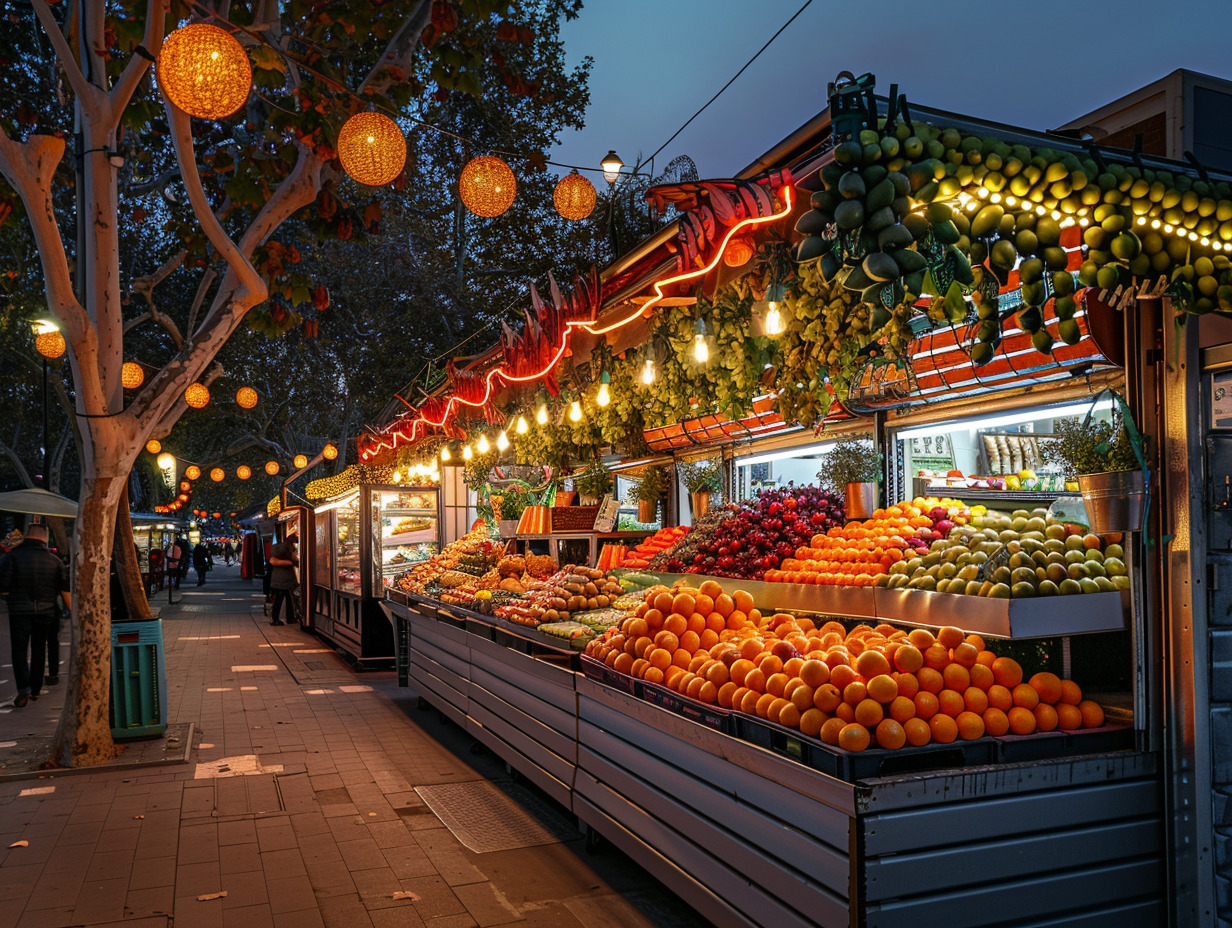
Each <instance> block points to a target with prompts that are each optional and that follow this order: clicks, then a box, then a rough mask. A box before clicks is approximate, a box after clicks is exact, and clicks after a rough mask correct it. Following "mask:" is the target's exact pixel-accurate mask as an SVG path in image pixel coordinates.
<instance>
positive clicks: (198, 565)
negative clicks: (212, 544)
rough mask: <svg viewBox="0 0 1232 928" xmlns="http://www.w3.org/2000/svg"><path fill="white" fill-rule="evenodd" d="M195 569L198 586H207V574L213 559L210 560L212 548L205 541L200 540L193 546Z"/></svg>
mask: <svg viewBox="0 0 1232 928" xmlns="http://www.w3.org/2000/svg"><path fill="white" fill-rule="evenodd" d="M192 561H193V569H194V570H196V571H197V586H205V575H206V574H207V573H209V572H210V568H211V567H212V566H213V561H211V560H210V548H209V545H207V544H206V543H205V542H200V543H199V544H198V545H197V547H195V548H193V556H192Z"/></svg>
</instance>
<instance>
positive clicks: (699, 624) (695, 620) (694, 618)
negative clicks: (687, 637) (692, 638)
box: [685, 612, 706, 636]
mask: <svg viewBox="0 0 1232 928" xmlns="http://www.w3.org/2000/svg"><path fill="white" fill-rule="evenodd" d="M685 622H686V624H687V626H688V629H689V631H691V632H697V634H698V635H699V636H700V635H701V633H702V632H704V631H706V617H705V616H704V615H698V614H697V613H696V612H695V613H693V614H692V615H691V616H689V617H688V618H687V619H686V620H685Z"/></svg>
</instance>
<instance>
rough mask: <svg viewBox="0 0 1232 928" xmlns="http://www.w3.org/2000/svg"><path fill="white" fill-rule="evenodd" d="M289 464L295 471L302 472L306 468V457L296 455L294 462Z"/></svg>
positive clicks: (304, 455)
mask: <svg viewBox="0 0 1232 928" xmlns="http://www.w3.org/2000/svg"><path fill="white" fill-rule="evenodd" d="M291 463H292V464H294V465H295V469H296V470H303V469H304V468H305V467H307V466H308V455H306V454H297V455H296V456H295V460H294V461H292V462H291Z"/></svg>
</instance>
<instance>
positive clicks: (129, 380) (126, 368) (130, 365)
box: [120, 361, 145, 390]
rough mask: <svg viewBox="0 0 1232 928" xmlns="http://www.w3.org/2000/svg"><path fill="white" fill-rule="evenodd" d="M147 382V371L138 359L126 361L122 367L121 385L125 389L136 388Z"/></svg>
mask: <svg viewBox="0 0 1232 928" xmlns="http://www.w3.org/2000/svg"><path fill="white" fill-rule="evenodd" d="M143 383H145V371H143V370H142V369H141V365H140V364H138V363H137V362H136V361H125V362H124V364H123V365H122V366H121V367H120V385H121V386H122V387H124V389H125V390H136V389H137V388H138V387H139V386H141V385H142V384H143Z"/></svg>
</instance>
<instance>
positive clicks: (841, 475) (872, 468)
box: [817, 437, 882, 519]
mask: <svg viewBox="0 0 1232 928" xmlns="http://www.w3.org/2000/svg"><path fill="white" fill-rule="evenodd" d="M881 469H882V457H881V452H880V451H878V450H877V448H876V447H875V446H874V445H873V442H872V439H869V438H857V437H852V438H844V439H843V440H842V441H840V442H839V443H838V444H836V445H835V446H834V448H833V449H831V451H830V452H829V453H828V454H827V455H826V456H825V457H823V458H822V459H821V470H819V471H818V472H817V479H818V480H819V481H820V482H821V485H822V486H824V487H829V488H830V489H832V490H833V491H834V492H835V493H842V494H843V497H844V499H845V500H846V503H847V518H848V519H867V518H869V517H871V516H872V514H873V510H875V509H876V508H877V484H878V483H880V482H881Z"/></svg>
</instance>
